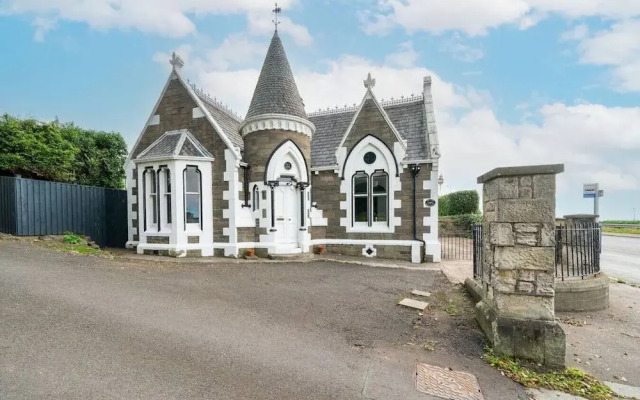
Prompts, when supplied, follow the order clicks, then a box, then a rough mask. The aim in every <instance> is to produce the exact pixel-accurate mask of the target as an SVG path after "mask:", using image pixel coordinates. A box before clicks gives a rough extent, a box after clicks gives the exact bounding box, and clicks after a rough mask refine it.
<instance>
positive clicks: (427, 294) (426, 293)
mask: <svg viewBox="0 0 640 400" xmlns="http://www.w3.org/2000/svg"><path fill="white" fill-rule="evenodd" d="M411 294H415V295H416V296H422V297H431V292H425V291H423V290H413V291H411Z"/></svg>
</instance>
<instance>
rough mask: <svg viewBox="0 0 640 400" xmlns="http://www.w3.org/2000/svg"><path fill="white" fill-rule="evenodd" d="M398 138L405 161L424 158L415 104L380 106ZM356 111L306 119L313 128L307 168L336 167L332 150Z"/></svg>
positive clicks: (422, 118)
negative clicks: (404, 150) (402, 142)
mask: <svg viewBox="0 0 640 400" xmlns="http://www.w3.org/2000/svg"><path fill="white" fill-rule="evenodd" d="M382 108H383V109H384V110H385V112H386V113H387V115H388V116H389V119H390V120H391V123H392V124H393V125H394V126H395V128H396V130H397V131H398V133H400V136H402V138H403V139H405V140H406V141H407V154H406V156H405V160H424V159H427V158H428V155H429V150H428V149H429V146H428V143H427V130H426V126H425V124H426V112H425V105H424V102H423V101H422V98H420V100H419V101H412V102H405V103H401V104H390V105H384V103H383V107H382ZM355 113H356V111H353V110H347V111H344V112H331V113H319V114H316V115H311V116H310V117H309V120H310V121H311V122H312V123H313V124H314V125H315V126H316V131H315V133H314V134H313V138H312V139H311V166H312V167H325V166H330V165H335V164H337V160H336V156H335V153H336V149H337V147H338V145H339V144H340V141H341V140H342V137H343V136H344V134H345V132H346V130H347V128H348V127H349V124H350V123H351V120H352V119H353V117H354V115H355Z"/></svg>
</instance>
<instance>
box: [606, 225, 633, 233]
mask: <svg viewBox="0 0 640 400" xmlns="http://www.w3.org/2000/svg"><path fill="white" fill-rule="evenodd" d="M602 231H603V232H608V233H623V234H626V235H640V228H611V227H607V226H603V227H602Z"/></svg>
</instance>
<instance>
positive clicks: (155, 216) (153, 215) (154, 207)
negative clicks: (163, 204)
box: [149, 196, 158, 224]
mask: <svg viewBox="0 0 640 400" xmlns="http://www.w3.org/2000/svg"><path fill="white" fill-rule="evenodd" d="M149 202H150V203H151V220H152V221H153V223H154V224H155V223H157V222H158V209H157V207H158V203H157V202H156V196H149Z"/></svg>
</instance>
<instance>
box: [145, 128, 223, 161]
mask: <svg viewBox="0 0 640 400" xmlns="http://www.w3.org/2000/svg"><path fill="white" fill-rule="evenodd" d="M178 155H180V156H191V157H208V158H213V156H212V155H211V153H209V151H207V149H206V148H205V147H204V146H203V145H202V144H201V143H200V142H199V141H198V139H196V138H195V137H193V135H192V134H191V133H190V132H189V131H188V130H186V129H180V130H177V131H168V132H165V133H164V134H163V135H162V136H160V137H159V138H158V140H156V141H155V142H153V143H151V145H150V146H149V147H147V148H146V149H145V150H143V151H142V152H141V153H140V154H139V155H138V157H137V158H136V160H147V159H152V158H164V157H166V158H169V157H175V156H178Z"/></svg>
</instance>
